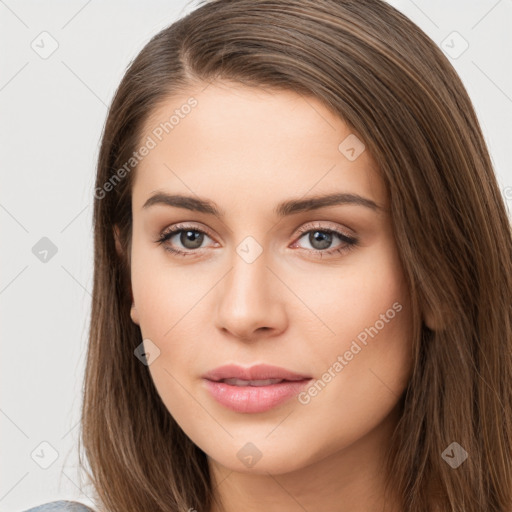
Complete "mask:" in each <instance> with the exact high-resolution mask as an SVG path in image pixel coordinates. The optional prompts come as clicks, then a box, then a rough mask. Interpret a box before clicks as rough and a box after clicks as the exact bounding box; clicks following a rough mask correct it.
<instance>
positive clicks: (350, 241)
mask: <svg viewBox="0 0 512 512" xmlns="http://www.w3.org/2000/svg"><path fill="white" fill-rule="evenodd" d="M182 231H195V232H197V233H202V234H204V235H206V236H208V237H210V238H212V237H211V236H210V235H209V234H208V233H207V232H206V231H204V230H202V229H199V228H197V227H195V226H189V225H186V224H176V225H175V226H173V228H172V229H166V230H164V231H163V232H162V233H160V236H159V238H158V239H157V240H155V243H157V244H158V245H162V244H163V245H164V250H166V251H168V252H170V253H172V254H175V255H178V256H182V257H187V256H194V255H196V254H197V253H198V252H199V251H200V250H201V249H189V250H187V251H182V250H180V249H173V248H172V247H170V246H169V245H166V244H165V242H167V241H168V240H169V239H170V238H172V237H173V236H174V235H176V234H177V233H181V232H182ZM311 231H320V232H321V233H329V234H335V235H337V236H338V237H339V238H340V239H341V241H342V242H345V244H346V245H342V246H340V247H337V248H335V249H326V250H320V249H303V250H304V251H307V252H309V253H314V254H315V257H320V258H322V257H323V255H324V254H327V255H329V256H331V255H333V254H337V253H339V254H345V253H347V252H349V251H351V250H352V249H354V248H355V247H356V246H357V245H358V244H359V240H358V239H357V238H354V237H350V236H347V235H345V234H343V233H342V232H340V231H337V230H335V229H330V228H325V227H322V226H320V225H317V226H311V225H308V226H307V227H302V228H300V229H299V233H298V235H299V237H298V238H297V241H298V240H300V239H301V238H302V237H303V236H304V235H305V234H307V233H309V232H311Z"/></svg>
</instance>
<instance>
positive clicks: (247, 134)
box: [131, 82, 411, 474]
mask: <svg viewBox="0 0 512 512" xmlns="http://www.w3.org/2000/svg"><path fill="white" fill-rule="evenodd" d="M191 97H193V99H191ZM171 116H174V117H173V118H172V119H171V120H170V118H171ZM166 122H167V124H165V123H166ZM140 145H141V146H142V145H146V148H147V150H142V151H139V156H140V157H141V160H140V163H139V167H138V168H137V171H136V176H134V178H135V181H134V185H133V199H132V213H133V233H132V246H131V251H132V252H131V279H132V281H131V285H132V291H133V298H134V303H135V307H134V308H132V310H131V315H132V320H133V321H134V322H135V323H137V324H138V325H139V326H140V329H141V333H142V337H143V339H144V340H145V341H144V348H145V349H146V352H147V355H148V362H149V366H148V369H149V372H150V374H151V377H152V379H153V382H154V384H155V387H156V389H157V391H158V393H159V395H160V396H161V398H162V400H163V402H164V404H165V406H166V407H167V409H168V410H169V412H170V414H172V416H173V417H174V418H175V420H176V421H177V423H178V424H179V425H180V426H181V428H182V429H183V431H184V432H185V433H186V434H187V435H188V436H189V437H190V439H191V440H192V441H193V442H194V443H195V444H196V445H197V446H199V447H200V448H201V449H202V450H203V451H204V452H205V453H206V454H207V455H208V456H209V458H210V461H212V460H213V461H215V464H217V465H218V466H224V467H226V468H229V469H231V470H233V471H241V472H243V471H251V472H257V473H265V472H270V473H273V474H278V473H284V472H289V471H293V470H297V469H300V468H302V467H305V466H307V465H309V464H312V463H314V462H318V461H320V460H321V459H324V458H325V457H326V456H328V455H331V454H333V453H338V452H340V450H345V452H346V453H349V451H350V450H351V449H355V447H359V448H361V450H363V448H364V447H366V450H367V452H366V455H365V456H366V457H372V456H373V457H374V458H375V453H371V452H372V450H374V448H375V447H374V446H373V447H372V446H371V444H369V440H370V439H373V440H374V441H375V440H377V439H380V440H381V441H382V440H383V439H385V438H386V439H387V437H386V436H388V435H389V434H390V432H391V430H390V429H391V428H392V427H391V425H394V422H395V421H396V419H397V416H396V411H397V407H396V406H397V403H398V400H399V398H400V395H401V394H402V392H403V390H404V389H405V386H406V384H407V381H408V379H409V376H410V370H411V322H410V307H409V298H408V292H407V288H406V286H405V282H404V278H403V275H402V268H401V265H400V262H399V257H398V253H397V248H396V246H395V242H394V238H393V234H392V226H391V221H390V217H389V215H388V213H387V211H386V209H387V208H388V206H389V204H388V202H387V201H388V199H387V194H386V189H385V187H384V183H383V181H382V179H381V178H380V176H379V174H378V169H377V166H376V164H375V162H374V161H373V160H372V158H371V156H370V154H369V152H368V151H367V150H365V149H364V146H363V145H362V142H361V141H360V140H359V139H358V138H357V137H356V135H354V134H353V133H352V132H351V130H350V129H349V128H348V127H347V126H346V124H345V123H344V122H342V121H341V120H340V119H339V118H338V117H337V116H335V115H333V114H332V113H331V112H330V111H329V110H327V109H326V108H325V107H324V106H323V105H322V104H321V103H320V102H319V101H317V100H316V99H314V98H311V97H302V96H300V95H298V94H296V93H293V92H272V93H270V92H267V91H264V90H262V89H252V88H248V87H245V86H241V85H237V86H235V85H232V84H228V83H226V82H224V83H216V84H212V85H209V86H208V87H206V88H204V89H203V90H201V89H197V90H191V91H190V94H184V95H183V96H179V97H173V98H170V99H169V100H168V101H167V102H166V103H165V105H163V106H161V107H159V109H158V110H156V111H155V112H153V114H152V115H151V119H150V120H149V121H148V122H147V123H146V126H145V133H144V135H143V137H142V139H141V144H140ZM133 172H135V171H133ZM156 194H160V196H159V197H156ZM335 194H337V195H339V196H338V198H337V199H338V200H337V201H336V200H325V201H322V199H321V197H324V196H332V195H335ZM165 195H167V196H182V197H183V198H188V199H181V200H180V204H178V202H177V199H176V198H174V199H173V198H170V197H169V198H168V199H167V200H166V199H165ZM152 197H155V199H153V200H151V198H152ZM361 198H362V199H361ZM148 201H149V203H148ZM180 205H181V206H180ZM214 210H216V211H217V212H218V213H217V214H215V213H214ZM174 228H176V229H181V230H182V231H178V232H177V233H175V234H172V235H170V237H168V239H167V240H166V241H165V242H161V243H158V242H157V241H158V240H159V238H160V237H161V236H162V234H163V235H165V234H166V233H167V232H168V231H169V230H172V229H174ZM171 250H175V251H180V253H174V252H171ZM182 252H183V254H182ZM141 364H143V363H142V362H141ZM228 364H229V365H237V366H239V367H242V369H246V368H250V367H253V366H255V365H273V366H277V367H281V368H282V369H284V370H287V371H289V372H293V374H295V377H296V378H297V379H299V380H295V382H290V376H288V377H289V380H285V381H283V382H280V383H274V382H276V381H273V380H272V381H267V382H266V383H265V382H261V381H262V380H264V378H265V377H268V378H273V377H275V378H276V379H279V378H281V379H282V378H284V377H286V375H283V374H282V372H281V373H280V372H278V373H277V374H249V375H245V377H246V379H245V380H244V379H242V380H244V382H242V381H240V380H238V381H233V380H231V381H228V382H217V383H212V381H211V380H207V379H205V378H204V376H205V374H207V373H208V372H211V371H212V370H214V369H216V368H218V367H220V366H223V365H228ZM222 375H224V378H229V375H231V377H234V376H236V374H234V373H233V372H232V371H228V372H227V374H222ZM222 375H220V376H219V375H217V376H216V378H217V379H219V378H220V377H222ZM226 375H227V376H226ZM211 377H212V378H215V376H211ZM239 377H240V378H243V377H244V375H243V374H240V375H239ZM257 377H260V378H257ZM249 378H253V379H254V380H257V381H258V382H252V384H253V385H248V386H247V385H242V384H247V379H249ZM306 379H309V380H306ZM262 384H263V386H261V385H262ZM361 450H359V454H361V453H362V451H361ZM354 453H355V452H354ZM354 460H356V458H354ZM357 460H364V459H361V458H360V457H358V458H357Z"/></svg>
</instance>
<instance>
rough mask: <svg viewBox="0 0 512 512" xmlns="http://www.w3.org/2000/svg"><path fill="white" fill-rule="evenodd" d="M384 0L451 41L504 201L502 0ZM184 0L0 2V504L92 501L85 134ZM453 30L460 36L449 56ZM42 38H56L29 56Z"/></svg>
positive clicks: (511, 185) (90, 167)
mask: <svg viewBox="0 0 512 512" xmlns="http://www.w3.org/2000/svg"><path fill="white" fill-rule="evenodd" d="M390 3H391V4H392V5H394V6H395V7H396V8H398V9H399V10H401V11H402V12H403V13H404V14H406V15H407V16H408V17H409V18H411V19H412V20H413V21H414V22H415V23H417V24H418V25H419V26H420V27H421V28H422V29H423V30H424V31H425V32H426V33H427V34H428V35H429V36H430V37H431V38H432V39H433V40H434V41H435V42H436V43H437V44H438V45H439V46H441V47H442V48H444V49H445V50H446V51H449V52H451V56H450V59H451V62H452V63H453V65H454V66H455V68H456V70H457V71H458V73H459V75H460V76H461V78H462V80H463V82H464V84H465V86H466V88H467V90H468V92H469V95H470V97H471V98H472V100H473V103H474V106H475V109H476V111H477V114H478V116H479V119H480V122H481V125H482V128H483V130H484V135H485V138H486V141H487V143H488V145H489V149H490V152H491V156H492V159H493V162H494V164H495V169H496V174H497V177H498V180H499V182H500V186H501V190H502V193H503V195H504V197H505V198H506V199H507V206H508V208H509V211H510V208H511V205H512V170H511V169H512V167H511V163H512V158H511V154H510V143H511V142H512V137H511V135H512V133H511V132H512V129H511V126H512V72H511V62H512V42H511V30H510V29H511V27H512V0H499V1H497V0H478V1H477V0H473V1H468V0H428V1H427V0H421V1H420V0H416V1H412V0H393V1H391V2H390ZM195 6H196V2H195V1H194V0H190V1H183V0H168V1H161V0H160V1H157V0H151V1H146V2H142V1H139V2H135V1H134V0H130V1H126V0H125V1H123V2H121V1H119V0H116V1H113V0H111V1H110V2H106V1H104V2H100V1H99V0H88V1H87V0H84V1H75V0H73V1H67V2H57V1H46V2H44V3H39V2H36V1H34V0H32V1H25V2H21V1H15V0H0V38H1V47H2V51H1V54H0V108H1V116H0V140H1V141H2V146H1V147H2V152H1V159H0V170H1V178H2V186H1V187H0V221H1V226H2V230H3V236H2V238H3V243H2V251H1V252H0V255H1V256H0V257H1V260H0V261H1V263H0V265H1V267H0V268H1V270H2V272H1V275H0V304H1V311H2V317H1V326H2V358H1V367H0V375H1V386H2V387H1V389H2V395H1V401H0V426H1V432H2V438H1V461H2V468H1V469H2V474H1V477H0V510H1V511H5V512H18V511H20V510H23V509H26V508H29V507H31V506H34V505H36V504H40V503H43V502H46V501H51V500H56V499H77V500H79V501H82V502H83V503H85V504H89V505H91V504H92V502H91V501H90V499H89V498H88V496H87V495H86V494H84V492H82V491H81V490H80V488H79V487H78V479H77V473H76V464H77V458H76V442H77V433H78V420H79V412H80V410H79V408H80V404H81V387H82V378H83V368H84V363H85V351H86V345H87V330H88V322H89V314H90V307H89V304H90V300H91V297H90V292H91V290H92V250H93V245H92V242H93V241H92V229H91V219H92V199H93V188H94V178H95V176H94V174H95V164H96V158H97V155H98V144H99V139H100V135H101V131H102V128H103V123H104V121H105V116H106V113H107V105H109V103H110V101H111V98H112V96H113V93H114V91H115V89H116V87H117V85H118V83H119V81H120V80H121V77H122V75H123V73H124V71H125V69H126V67H127V65H128V64H129V62H130V61H131V60H132V59H133V58H134V57H135V56H136V54H137V53H138V52H139V51H140V50H141V49H142V47H143V46H144V44H145V43H146V42H147V41H148V40H149V39H150V38H151V37H152V36H153V35H154V34H156V33H157V32H158V31H159V30H161V29H162V28H164V27H166V26H167V25H169V24H170V23H172V22H173V21H174V20H175V19H177V18H178V17H180V16H181V15H183V14H185V13H187V12H190V11H191V10H192V9H194V8H195ZM45 31H46V32H48V33H49V34H50V36H47V35H42V36H41V35H40V34H41V33H42V32H45ZM454 31H456V32H458V33H459V34H460V36H457V35H453V32H454ZM462 38H463V39H462ZM53 40H54V41H56V43H55V42H53ZM463 40H466V41H467V43H468V44H469V47H468V48H467V50H466V51H464V52H463V53H461V54H460V55H458V53H460V51H461V49H463V46H462V45H463V44H464V41H463ZM52 44H58V48H57V49H56V50H55V52H54V53H53V54H51V55H50V56H48V57H47V58H42V56H41V53H42V52H43V51H48V50H50V49H51V45H52ZM32 46H34V47H35V48H36V49H37V51H36V50H34V49H33V47H32ZM450 47H451V48H450ZM43 56H45V55H43ZM43 237H47V238H49V239H50V240H51V241H52V243H53V244H54V245H55V246H56V248H57V252H56V254H55V255H53V256H51V253H50V254H49V255H48V256H47V260H48V261H46V262H43V261H41V260H40V259H39V258H38V257H36V255H35V254H34V252H33V247H34V246H35V245H36V244H37V243H38V242H39V241H40V239H41V238H43ZM36 247H38V246H36ZM35 252H37V251H35ZM50 256H51V257H50ZM40 257H43V256H42V255H40ZM41 443H49V444H41ZM50 445H51V447H50ZM54 450H55V452H54ZM54 454H55V456H56V459H55V461H54V462H53V463H51V462H52V456H53V455H54ZM50 463H51V465H49V467H48V468H47V469H44V468H43V467H41V465H43V466H45V465H48V464H50Z"/></svg>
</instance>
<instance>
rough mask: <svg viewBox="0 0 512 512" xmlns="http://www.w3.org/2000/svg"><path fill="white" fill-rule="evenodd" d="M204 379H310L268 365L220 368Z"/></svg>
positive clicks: (233, 365)
mask: <svg viewBox="0 0 512 512" xmlns="http://www.w3.org/2000/svg"><path fill="white" fill-rule="evenodd" d="M203 378H204V379H208V380H213V381H220V380H223V379H241V380H265V379H283V380H304V379H310V378H311V377H309V376H307V375H301V374H299V373H296V372H292V371H290V370H287V369H286V368H280V367H279V366H272V365H268V364H257V365H255V366H251V367H250V368H244V367H242V366H238V365H236V364H228V365H224V366H219V367H218V368H214V369H213V370H211V371H209V372H207V373H205V374H204V375H203Z"/></svg>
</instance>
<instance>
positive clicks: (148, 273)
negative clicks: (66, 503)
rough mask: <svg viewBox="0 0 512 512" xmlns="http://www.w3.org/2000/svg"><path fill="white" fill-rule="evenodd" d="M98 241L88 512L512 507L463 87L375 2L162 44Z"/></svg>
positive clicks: (503, 238)
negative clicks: (92, 506) (91, 511)
mask: <svg viewBox="0 0 512 512" xmlns="http://www.w3.org/2000/svg"><path fill="white" fill-rule="evenodd" d="M94 226H95V267H94V290H93V297H94V299H93V303H92V320H91V329H90V343H89V351H88V359H87V367H86V378H85V397H84V405H83V418H82V419H83V421H82V431H81V434H82V443H83V447H84V449H85V454H84V455H85V457H86V459H87V461H88V463H89V465H90V471H89V470H86V469H85V464H84V470H85V471H86V472H87V475H88V478H89V480H90V483H91V484H92V491H90V492H91V493H92V494H91V495H93V496H94V498H95V503H97V507H98V510H100V511H102V512H103V511H105V512H106V511H109V512H110V511H112V512H114V511H115V512H121V511H123V512H127V511H141V510H151V511H157V510H159V511H169V512H170V511H178V510H179V511H192V510H196V511H200V512H220V511H221V510H223V511H226V512H231V511H234V510H266V511H271V510H287V511H295V510H297V511H298V510H309V511H313V510H336V511H348V510H361V511H363V510H372V511H373V510H383V511H387V512H388V511H393V512H395V511H434V510H436V511H455V510H464V511H465V512H473V511H475V512H476V511H479V512H480V511H482V510H489V511H491V510H492V511H506V510H512V462H511V455H512V453H511V452H512V447H511V439H512V400H511V393H512V375H511V373H512V360H511V353H512V351H511V348H512V325H511V319H512V300H511V299H512V258H511V255H512V237H511V231H510V223H509V219H508V218H507V212H506V210H505V206H504V202H503V199H502V197H501V195H500V191H499V188H498V185H497V182H496V178H495V175H494V172H493V168H492V164H491V160H490V157H489V153H488V149H487V147H486V145H485V142H484V138H483V136H482V133H481V129H480V126H479V123H478V120H477V118H476V115H475V112H474V109H473V107H472V104H471V101H470V99H469V97H468V95H467V92H466V90H465V89H464V87H463V85H462V83H461V80H460V79H459V77H458V76H457V74H456V72H455V71H454V69H453V67H452V66H451V64H450V63H449V61H448V60H447V59H446V58H445V56H444V55H443V53H442V52H441V51H440V50H439V48H438V47H437V46H436V44H435V43H434V42H433V41H431V40H430V39H429V38H428V37H427V36H426V35H425V34H424V33H423V32H422V31H421V30H420V29H419V28H418V27H417V26H416V25H414V24H413V23H412V22H411V21H410V20H409V19H407V18H406V17H405V16H403V15H402V14H401V13H400V12H398V11H397V10H395V9H394V8H392V7H391V6H390V5H388V4H386V3H384V2H382V1H380V0H368V1H364V2H355V1H352V0H336V1H334V0H258V1H254V0H231V1H230V0H217V1H210V2H208V3H205V5H202V6H201V7H200V8H198V9H196V10H195V11H194V12H192V13H190V14H189V15H188V16H186V17H185V18H183V19H181V20H179V21H177V22H176V23H174V24H173V25H171V26H170V27H168V28H166V29H165V30H163V31H161V32H160V33H159V34H157V35H156V36H155V37H154V38H153V39H152V40H151V41H150V42H149V43H148V44H147V45H146V46H145V47H144V48H143V50H142V51H141V52H140V54H139V55H138V56H137V58H136V59H135V60H134V62H133V63H132V64H131V65H130V67H129V69H128V70H127V72H126V74H125V76H124V78H123V80H122V82H121V84H120V86H119V88H118V90H117V93H116V95H115V98H114V100H113V103H112V106H111V109H110V111H109V115H108V119H107V122H106V125H105V130H104V134H103V139H102V144H101V150H100V155H99V162H98V172H97V179H96V188H95V210H94ZM59 503H60V502H59Z"/></svg>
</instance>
